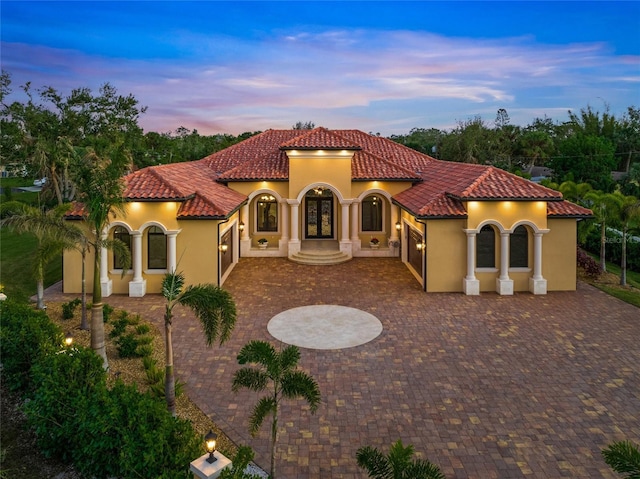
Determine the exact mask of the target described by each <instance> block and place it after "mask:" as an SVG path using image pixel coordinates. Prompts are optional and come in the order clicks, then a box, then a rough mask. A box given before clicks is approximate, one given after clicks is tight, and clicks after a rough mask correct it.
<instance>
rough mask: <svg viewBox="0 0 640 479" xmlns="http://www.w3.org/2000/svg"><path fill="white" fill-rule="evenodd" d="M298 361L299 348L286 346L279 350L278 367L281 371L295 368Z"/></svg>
mask: <svg viewBox="0 0 640 479" xmlns="http://www.w3.org/2000/svg"><path fill="white" fill-rule="evenodd" d="M298 361H300V349H299V348H298V347H297V346H293V345H290V346H287V347H286V348H284V349H283V350H282V351H280V367H281V368H282V371H290V370H292V369H295V367H296V366H297V365H298Z"/></svg>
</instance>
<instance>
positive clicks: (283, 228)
mask: <svg viewBox="0 0 640 479" xmlns="http://www.w3.org/2000/svg"><path fill="white" fill-rule="evenodd" d="M279 208H280V233H281V234H280V240H279V241H278V249H279V250H280V254H285V255H287V256H288V254H287V251H288V249H289V205H288V204H287V200H286V199H284V200H281V201H280V204H279Z"/></svg>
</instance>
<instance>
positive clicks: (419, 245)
mask: <svg viewBox="0 0 640 479" xmlns="http://www.w3.org/2000/svg"><path fill="white" fill-rule="evenodd" d="M425 246H426V245H425V244H424V243H423V242H422V241H421V242H420V243H416V248H417V250H418V251H423V250H424V247H425Z"/></svg>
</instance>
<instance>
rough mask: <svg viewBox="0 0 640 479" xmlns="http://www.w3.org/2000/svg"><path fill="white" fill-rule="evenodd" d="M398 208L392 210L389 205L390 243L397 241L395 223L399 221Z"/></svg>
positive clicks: (392, 207)
mask: <svg viewBox="0 0 640 479" xmlns="http://www.w3.org/2000/svg"><path fill="white" fill-rule="evenodd" d="M398 213H399V212H398V208H394V206H393V205H391V237H390V241H398V230H397V229H396V223H397V222H398V221H399V219H400V215H399V214H398Z"/></svg>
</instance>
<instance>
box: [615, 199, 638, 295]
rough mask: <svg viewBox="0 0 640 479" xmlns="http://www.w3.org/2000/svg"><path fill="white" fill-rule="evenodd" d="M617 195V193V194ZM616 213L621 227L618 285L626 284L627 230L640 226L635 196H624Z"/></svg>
mask: <svg viewBox="0 0 640 479" xmlns="http://www.w3.org/2000/svg"><path fill="white" fill-rule="evenodd" d="M618 195H619V193H618ZM621 203H622V206H621V208H620V210H619V212H618V218H617V220H618V223H619V224H620V226H621V227H622V257H621V259H620V284H621V285H622V286H626V284H627V234H628V232H629V228H632V227H634V226H638V225H640V201H638V199H637V198H636V197H635V196H625V197H623V199H622V200H621Z"/></svg>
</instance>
